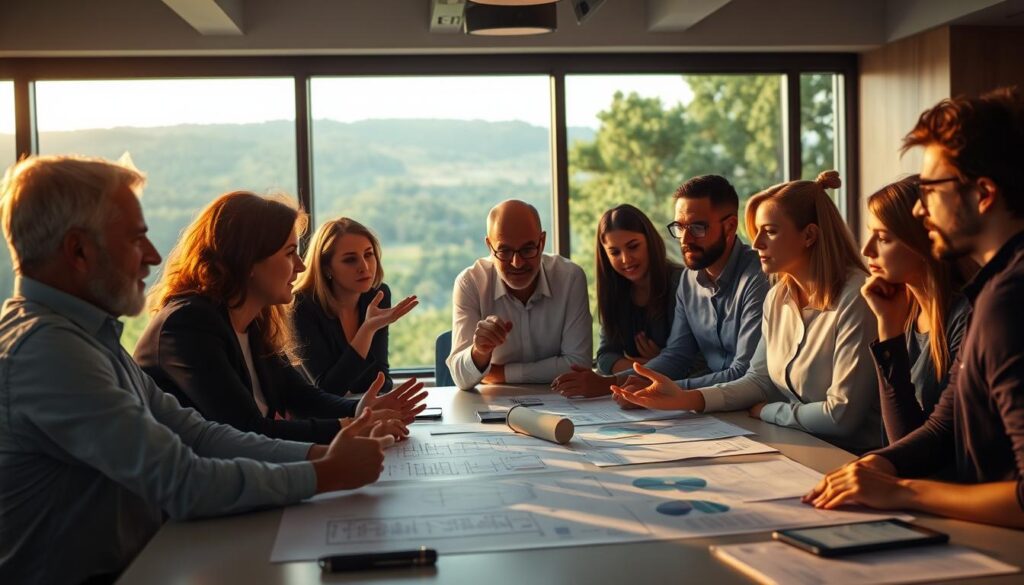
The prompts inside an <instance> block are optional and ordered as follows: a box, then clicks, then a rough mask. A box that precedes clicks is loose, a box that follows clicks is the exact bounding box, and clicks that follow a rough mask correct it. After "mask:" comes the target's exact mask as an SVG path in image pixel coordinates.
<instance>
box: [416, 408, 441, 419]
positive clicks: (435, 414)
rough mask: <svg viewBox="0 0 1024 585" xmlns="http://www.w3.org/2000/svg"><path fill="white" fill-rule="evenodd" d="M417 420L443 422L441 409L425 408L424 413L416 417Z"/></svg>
mask: <svg viewBox="0 0 1024 585" xmlns="http://www.w3.org/2000/svg"><path fill="white" fill-rule="evenodd" d="M416 420H441V407H440V406H431V407H428V408H424V409H423V412H420V413H418V414H417V415H416Z"/></svg>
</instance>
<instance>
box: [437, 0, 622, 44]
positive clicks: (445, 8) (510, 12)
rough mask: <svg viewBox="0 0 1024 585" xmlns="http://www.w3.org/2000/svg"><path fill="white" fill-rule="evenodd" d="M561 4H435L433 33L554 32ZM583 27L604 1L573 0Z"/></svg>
mask: <svg viewBox="0 0 1024 585" xmlns="http://www.w3.org/2000/svg"><path fill="white" fill-rule="evenodd" d="M558 1H559V0H432V3H431V11H430V31H431V32H435V33H454V32H465V33H466V34H473V35H490V36H511V35H530V34H543V33H549V32H554V31H555V30H556V29H557V28H558V15H557V9H556V4H557V3H558ZM570 1H571V2H572V9H573V13H574V14H575V16H576V23H577V24H583V23H584V22H585V21H586V20H587V19H589V18H590V17H591V16H592V15H593V14H594V12H595V11H596V10H597V9H598V8H599V7H600V6H601V5H602V4H604V3H605V0H570Z"/></svg>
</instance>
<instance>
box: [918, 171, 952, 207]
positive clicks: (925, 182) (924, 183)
mask: <svg viewBox="0 0 1024 585" xmlns="http://www.w3.org/2000/svg"><path fill="white" fill-rule="evenodd" d="M911 182H912V183H913V184H914V186H916V187H917V198H918V199H920V200H921V205H924V204H926V203H927V201H925V199H926V198H927V197H928V193H930V192H931V189H922V187H932V186H934V185H941V184H943V183H957V184H961V183H963V180H962V179H961V178H960V177H946V178H944V179H922V178H921V177H915V178H914V179H912V181H911Z"/></svg>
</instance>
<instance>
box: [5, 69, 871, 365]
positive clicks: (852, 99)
mask: <svg viewBox="0 0 1024 585" xmlns="http://www.w3.org/2000/svg"><path fill="white" fill-rule="evenodd" d="M804 73H833V74H837V75H840V76H841V80H842V85H843V87H842V91H841V92H837V96H836V103H837V105H838V107H840V108H842V110H843V111H842V112H841V113H840V114H841V115H837V116H836V126H837V131H842V141H843V144H842V146H843V147H844V148H843V153H842V154H843V163H844V165H845V169H846V176H844V177H843V181H844V183H845V187H846V197H845V200H844V201H841V202H839V203H840V208H841V209H843V210H844V211H845V215H846V221H847V224H848V225H849V226H850V229H851V230H853V232H854V233H858V230H859V229H860V217H859V214H858V210H859V205H858V193H859V161H858V144H857V140H858V136H857V135H858V133H857V131H856V129H857V128H859V125H858V118H857V115H858V101H857V100H858V95H857V92H858V77H857V55H856V54H855V53H553V54H490V55H485V54H476V55H404V56H403V55H394V56H392V55H389V56H286V57H225V56H199V57H82V58H77V57H59V58H56V57H55V58H11V59H3V60H0V79H5V80H6V79H10V80H13V81H14V110H15V111H14V120H15V149H16V156H17V157H19V158H20V157H21V156H25V155H30V154H36V153H38V151H39V141H38V132H37V127H36V111H35V83H36V82H37V81H54V80H65V81H86V80H118V79H123V80H140V79H170V78H179V79H180V78H192V79H203V78H246V77H289V78H292V79H293V80H294V82H295V138H296V141H295V149H296V153H295V154H296V173H297V177H296V184H297V185H298V193H296V196H297V198H298V199H299V202H300V204H301V205H302V206H303V207H304V208H305V209H307V210H309V211H310V213H311V214H312V212H313V210H314V206H313V201H314V197H315V185H314V184H313V151H312V118H311V103H310V99H311V95H310V87H311V79H312V78H313V77H346V76H359V77H372V76H389V77H401V76H417V77H423V76H435V75H436V76H459V75H465V76H481V75H524V74H533V75H547V76H548V77H549V79H550V82H551V104H550V107H551V129H550V131H551V165H552V168H551V173H552V205H553V208H552V220H553V224H554V225H553V226H552V227H553V230H552V231H553V235H554V249H555V250H556V251H557V252H558V253H559V254H561V255H563V256H566V257H568V256H569V254H570V249H571V248H570V245H569V244H570V242H569V238H570V226H569V165H568V151H569V145H568V136H567V127H566V103H565V98H566V95H565V77H566V75H579V74H606V75H614V74H675V75H700V74H777V75H784V76H785V77H784V83H785V87H786V92H785V108H784V111H783V115H784V118H783V120H784V121H783V126H784V140H785V142H786V148H785V152H786V180H793V179H799V178H800V176H801V172H802V168H801V167H802V156H801V154H802V151H801V148H802V144H801V135H800V133H801V118H800V91H799V89H800V75H801V74H804ZM312 220H313V221H314V222H315V221H316V218H312ZM314 225H315V223H314ZM395 372H396V373H398V374H400V375H417V376H422V375H427V376H429V375H432V373H433V372H432V371H429V370H421V369H401V368H396V369H395Z"/></svg>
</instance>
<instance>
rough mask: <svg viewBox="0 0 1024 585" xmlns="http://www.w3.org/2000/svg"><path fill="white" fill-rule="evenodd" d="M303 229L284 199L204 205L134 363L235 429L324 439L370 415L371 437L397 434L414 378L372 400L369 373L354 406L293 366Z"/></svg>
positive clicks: (245, 195) (166, 278)
mask: <svg viewBox="0 0 1024 585" xmlns="http://www.w3.org/2000/svg"><path fill="white" fill-rule="evenodd" d="M306 222H307V217H306V215H305V213H303V212H301V211H300V210H298V209H297V208H296V207H295V206H294V205H293V204H292V203H291V202H290V201H287V200H285V199H283V198H270V197H261V196H259V195H256V194H254V193H250V192H246V191H235V192H232V193H227V194H225V195H222V196H220V197H218V198H217V199H216V200H214V201H213V202H212V203H211V204H210V205H208V206H207V207H206V208H205V209H204V210H203V211H202V212H201V213H200V214H199V216H198V217H197V218H196V219H195V221H193V222H192V224H191V225H190V226H189V227H188V228H187V229H186V231H185V234H184V236H183V237H182V239H181V241H179V242H178V245H177V246H176V247H175V248H174V250H173V251H172V252H171V254H170V256H169V258H168V260H167V264H166V266H165V268H164V271H163V273H162V275H161V277H160V280H159V282H158V283H157V285H156V287H155V288H154V290H153V291H152V293H151V295H150V298H151V301H152V304H153V310H154V311H155V312H156V314H155V315H154V316H153V319H152V320H151V321H150V323H149V326H148V327H147V328H146V331H145V332H144V333H143V335H142V337H141V339H140V340H139V344H138V346H137V348H136V350H135V359H136V361H138V362H139V365H141V366H142V368H143V369H144V370H145V371H146V373H148V374H149V375H150V376H152V377H153V379H154V380H155V381H156V382H157V384H158V385H159V386H160V388H162V389H163V390H164V391H167V392H170V393H172V394H174V395H175V396H176V397H177V398H178V400H179V401H180V402H181V403H182V404H184V405H186V406H191V407H194V408H196V409H197V410H198V411H199V412H200V413H201V414H202V415H203V416H204V417H206V418H208V419H210V420H215V421H218V422H223V423H226V424H230V425H231V426H234V427H235V428H238V429H239V430H244V431H254V432H258V433H262V434H264V435H267V436H270V437H276V438H282V439H292V440H297V441H309V442H317V443H329V442H330V441H331V440H332V439H333V438H334V436H335V435H336V434H337V433H338V431H339V430H340V429H341V427H342V426H344V425H345V424H346V423H347V420H348V419H347V417H351V416H353V415H356V414H358V413H359V412H361V410H362V409H363V408H372V409H373V414H374V417H376V419H377V420H378V421H379V423H380V425H378V427H376V428H377V429H378V430H377V431H374V432H386V433H390V434H395V435H396V438H397V437H400V436H404V434H405V433H407V430H406V429H405V427H404V425H405V424H407V423H409V422H412V419H413V416H414V415H415V413H416V412H417V411H418V410H419V409H421V408H422V407H421V406H419V402H420V401H422V399H423V398H424V397H425V396H426V393H419V390H420V389H421V388H422V384H418V383H416V381H415V379H414V380H411V381H409V382H408V383H406V384H404V385H402V386H401V387H400V388H398V389H397V390H395V391H394V392H392V393H390V394H387V395H385V396H379V397H378V395H377V392H378V391H379V389H380V387H381V386H382V385H383V382H384V380H383V376H380V377H379V379H378V380H377V381H376V382H375V384H374V386H373V387H371V389H370V391H368V392H367V393H366V394H365V395H364V397H363V399H362V400H360V401H356V400H350V399H344V398H341V397H339V396H334V395H332V394H329V393H327V392H324V391H322V390H321V389H320V388H318V387H316V386H313V385H311V384H309V383H308V382H307V381H306V379H305V378H304V377H303V375H302V373H301V372H300V371H299V370H297V369H296V367H295V366H294V364H295V358H294V353H293V350H294V341H293V334H292V328H291V323H290V320H289V319H288V317H287V315H286V311H287V307H288V304H289V303H290V302H291V301H292V283H293V282H294V281H295V278H296V277H297V276H298V275H299V273H301V272H302V271H303V270H305V265H303V263H302V259H301V258H300V257H299V254H298V238H299V234H300V233H302V231H303V230H304V229H305V227H306ZM332 390H333V391H334V392H335V393H338V394H344V393H345V390H346V389H345V388H333V389H332Z"/></svg>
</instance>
